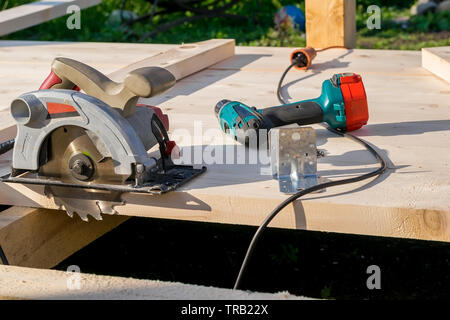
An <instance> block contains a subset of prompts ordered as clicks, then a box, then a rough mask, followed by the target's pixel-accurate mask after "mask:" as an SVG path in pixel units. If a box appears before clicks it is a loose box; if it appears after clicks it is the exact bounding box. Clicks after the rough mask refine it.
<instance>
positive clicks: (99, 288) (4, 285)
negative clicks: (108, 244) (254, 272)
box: [0, 265, 309, 314]
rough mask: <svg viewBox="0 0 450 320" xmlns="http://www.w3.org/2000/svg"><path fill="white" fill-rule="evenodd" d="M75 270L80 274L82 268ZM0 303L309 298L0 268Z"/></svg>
mask: <svg viewBox="0 0 450 320" xmlns="http://www.w3.org/2000/svg"><path fill="white" fill-rule="evenodd" d="M79 268H80V270H81V272H83V266H79ZM78 275H79V278H78V277H77V276H78ZM1 299H33V300H41V299H45V300H55V299H56V300H61V299H64V300H79V299H83V300H148V299H155V300H178V299H182V300H309V298H305V297H299V296H294V295H292V294H289V293H288V292H278V293H260V292H251V291H242V290H231V289H225V288H216V287H206V286H198V285H192V284H184V283H179V282H166V281H156V280H139V279H133V278H122V277H111V276H100V275H94V274H87V273H79V274H75V273H73V272H64V271H57V270H42V269H33V268H23V267H15V266H2V265H0V300H1ZM186 305H187V304H186ZM224 312H225V310H224ZM180 313H181V309H180ZM216 314H217V312H216Z"/></svg>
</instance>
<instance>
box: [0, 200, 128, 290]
mask: <svg viewBox="0 0 450 320" xmlns="http://www.w3.org/2000/svg"><path fill="white" fill-rule="evenodd" d="M127 219H128V217H125V216H105V217H104V218H103V221H97V220H94V221H90V222H88V223H86V222H84V221H82V220H81V219H77V218H76V219H72V218H70V217H69V216H68V215H67V214H66V213H65V212H64V211H57V210H48V209H34V208H24V207H11V208H9V209H6V210H4V211H1V212H0V245H1V246H2V248H3V251H4V252H5V255H6V257H7V259H8V262H9V264H10V265H16V266H22V267H33V268H52V267H54V266H55V265H57V264H58V263H60V262H61V261H63V260H64V259H66V258H67V257H69V256H70V255H72V254H73V253H75V252H77V251H78V250H80V249H82V248H83V247H85V246H86V245H88V244H89V243H91V242H92V241H94V240H96V239H97V238H99V237H101V236H102V235H104V234H105V233H107V232H109V231H111V230H112V229H114V228H115V227H117V226H118V225H120V224H121V223H123V222H125V221H126V220H127ZM0 264H1V261H0ZM0 295H1V294H0Z"/></svg>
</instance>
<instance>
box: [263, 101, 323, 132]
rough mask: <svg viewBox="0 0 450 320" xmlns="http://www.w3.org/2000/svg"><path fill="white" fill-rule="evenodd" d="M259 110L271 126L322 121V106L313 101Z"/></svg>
mask: <svg viewBox="0 0 450 320" xmlns="http://www.w3.org/2000/svg"><path fill="white" fill-rule="evenodd" d="M261 111H262V115H263V117H264V119H266V120H268V122H270V124H271V127H280V126H284V125H287V124H292V123H298V124H299V125H306V124H313V123H320V122H322V121H323V111H322V108H321V107H320V105H319V104H318V103H317V102H314V101H307V102H298V103H292V104H287V105H281V106H276V107H270V108H265V109H262V110H261Z"/></svg>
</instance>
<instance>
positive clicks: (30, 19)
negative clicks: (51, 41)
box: [0, 0, 102, 36]
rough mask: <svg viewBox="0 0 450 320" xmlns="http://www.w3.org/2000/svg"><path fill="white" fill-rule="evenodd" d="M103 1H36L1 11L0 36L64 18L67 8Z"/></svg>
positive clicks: (88, 5)
mask: <svg viewBox="0 0 450 320" xmlns="http://www.w3.org/2000/svg"><path fill="white" fill-rule="evenodd" d="M100 2H102V1H101V0H58V1H52V0H44V1H34V2H31V3H28V4H24V5H21V6H17V7H14V8H11V9H7V10H3V11H0V36H4V35H6V34H9V33H13V32H15V31H19V30H22V29H26V28H29V27H32V26H35V25H37V24H41V23H43V22H46V21H50V20H53V19H55V18H58V17H61V16H64V15H66V14H67V8H68V7H70V6H72V5H76V6H78V7H79V8H80V9H85V8H88V7H92V6H95V5H97V4H99V3H100Z"/></svg>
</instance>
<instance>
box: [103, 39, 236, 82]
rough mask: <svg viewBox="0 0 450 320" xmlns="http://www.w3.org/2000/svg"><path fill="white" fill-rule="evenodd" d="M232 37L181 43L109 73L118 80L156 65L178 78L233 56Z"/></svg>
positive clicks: (233, 43)
mask: <svg viewBox="0 0 450 320" xmlns="http://www.w3.org/2000/svg"><path fill="white" fill-rule="evenodd" d="M234 46H235V41H234V39H211V40H207V41H201V42H197V43H188V44H182V45H180V46H177V47H175V48H172V49H170V50H168V51H164V52H160V53H158V54H156V55H154V56H152V57H149V58H146V59H143V60H141V61H138V62H135V63H132V64H130V65H128V66H127V67H125V68H121V69H120V70H117V71H115V72H113V73H111V74H110V75H109V77H110V78H111V79H113V80H117V81H119V80H120V79H122V78H123V77H124V76H125V75H126V74H127V73H129V72H130V71H133V70H135V69H138V68H142V67H150V66H157V67H162V68H165V69H167V70H169V71H170V72H171V73H172V74H173V75H174V76H175V79H177V80H180V79H183V78H184V77H186V76H188V75H191V74H193V73H195V72H198V71H200V70H203V69H205V68H207V67H210V66H212V65H214V64H216V63H218V62H220V61H223V60H225V59H228V58H230V57H232V56H234Z"/></svg>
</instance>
